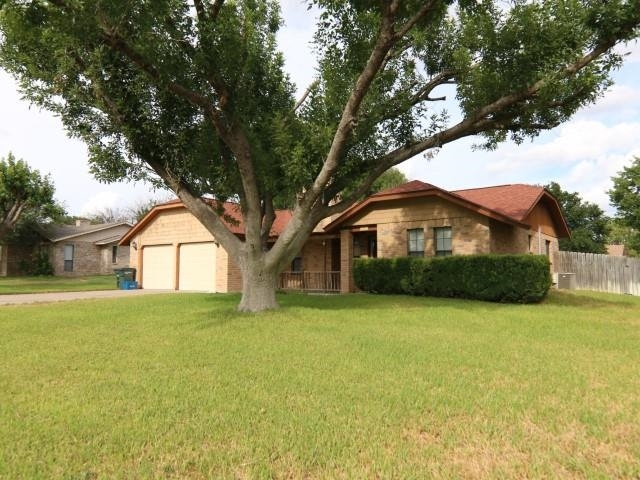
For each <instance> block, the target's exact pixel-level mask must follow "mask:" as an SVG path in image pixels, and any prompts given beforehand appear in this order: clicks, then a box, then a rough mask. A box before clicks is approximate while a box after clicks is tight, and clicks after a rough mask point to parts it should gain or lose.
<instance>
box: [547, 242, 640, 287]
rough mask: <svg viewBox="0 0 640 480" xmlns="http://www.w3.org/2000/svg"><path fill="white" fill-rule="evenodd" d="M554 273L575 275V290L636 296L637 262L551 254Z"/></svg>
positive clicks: (591, 255) (639, 273)
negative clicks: (552, 255)
mask: <svg viewBox="0 0 640 480" xmlns="http://www.w3.org/2000/svg"><path fill="white" fill-rule="evenodd" d="M553 264H554V270H555V271H556V272H558V273H575V274H576V277H575V282H576V284H575V285H576V288H577V289H580V290H596V291H599V292H610V293H626V294H630V295H640V259H638V258H629V257H614V256H611V255H599V254H596V253H579V252H555V255H554V262H553Z"/></svg>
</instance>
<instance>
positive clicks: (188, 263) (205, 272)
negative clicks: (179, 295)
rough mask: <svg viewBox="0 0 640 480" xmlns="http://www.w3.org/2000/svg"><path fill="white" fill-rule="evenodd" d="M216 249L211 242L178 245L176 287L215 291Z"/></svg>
mask: <svg viewBox="0 0 640 480" xmlns="http://www.w3.org/2000/svg"><path fill="white" fill-rule="evenodd" d="M216 249H217V247H216V245H215V244H214V243H213V242H208V243H185V244H183V245H180V263H179V268H180V270H179V272H180V273H179V277H178V289H180V290H193V291H200V292H215V291H216V253H217V252H216Z"/></svg>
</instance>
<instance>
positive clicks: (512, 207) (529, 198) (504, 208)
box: [452, 184, 545, 222]
mask: <svg viewBox="0 0 640 480" xmlns="http://www.w3.org/2000/svg"><path fill="white" fill-rule="evenodd" d="M544 192H545V190H544V188H542V187H538V186H535V185H523V184H515V185H498V186H495V187H484V188H470V189H467V190H454V191H453V192H452V193H455V194H456V195H459V196H461V197H462V198H464V199H466V200H469V201H470V202H474V203H477V204H478V205H483V206H485V207H487V208H490V209H491V210H495V211H496V212H500V213H502V214H503V215H507V216H508V217H511V218H513V219H514V220H518V221H520V222H522V221H524V220H525V218H526V217H527V215H528V214H529V212H530V211H531V209H532V208H533V207H534V206H535V205H536V203H537V202H538V200H539V199H540V197H541V196H542V195H543V194H544Z"/></svg>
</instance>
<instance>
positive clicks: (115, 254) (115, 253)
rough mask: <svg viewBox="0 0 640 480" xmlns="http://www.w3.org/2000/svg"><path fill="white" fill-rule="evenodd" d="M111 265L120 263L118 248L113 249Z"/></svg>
mask: <svg viewBox="0 0 640 480" xmlns="http://www.w3.org/2000/svg"><path fill="white" fill-rule="evenodd" d="M111 263H118V246H117V245H114V246H113V247H111Z"/></svg>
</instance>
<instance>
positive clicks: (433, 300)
mask: <svg viewBox="0 0 640 480" xmlns="http://www.w3.org/2000/svg"><path fill="white" fill-rule="evenodd" d="M278 301H279V302H280V305H281V306H282V307H285V308H286V307H302V308H314V309H320V310H345V309H361V310H379V309H394V308H401V309H413V308H416V309H419V308H431V307H449V308H461V309H465V310H467V309H472V308H478V309H481V310H484V311H487V310H489V311H493V310H503V309H505V308H518V307H523V306H525V307H527V306H528V307H533V308H535V307H536V306H540V307H544V306H554V307H568V308H576V307H579V308H589V309H591V308H612V307H616V308H638V307H640V299H638V298H636V297H632V296H628V295H614V294H606V293H599V292H567V291H557V290H551V291H550V292H549V295H548V296H547V298H545V299H544V300H543V301H542V302H540V303H539V304H535V303H533V304H524V305H523V304H517V303H516V304H513V303H497V302H483V301H479V300H466V299H459V298H440V297H412V296H408V295H376V294H367V293H357V294H349V295H313V294H282V295H280V296H279V297H278Z"/></svg>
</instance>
